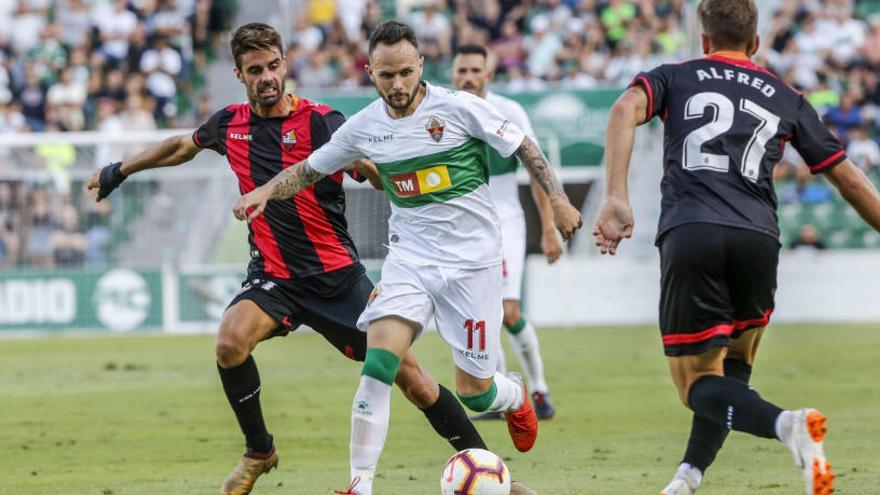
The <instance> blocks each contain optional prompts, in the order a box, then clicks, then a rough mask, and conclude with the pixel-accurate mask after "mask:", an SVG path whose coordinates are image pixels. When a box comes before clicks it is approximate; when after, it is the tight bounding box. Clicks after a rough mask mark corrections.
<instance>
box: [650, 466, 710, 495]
mask: <svg viewBox="0 0 880 495" xmlns="http://www.w3.org/2000/svg"><path fill="white" fill-rule="evenodd" d="M702 480H703V473H701V472H700V470H699V469H697V468H695V467H693V466H691V465H690V464H682V465H681V466H679V467H678V471H676V473H675V476H673V477H672V481H670V482H669V484H668V485H666V488H664V489H663V491H662V492H660V495H694V493H696V492H697V488H699V487H700V482H702Z"/></svg>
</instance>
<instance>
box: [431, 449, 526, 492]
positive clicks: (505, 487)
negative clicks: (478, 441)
mask: <svg viewBox="0 0 880 495" xmlns="http://www.w3.org/2000/svg"><path fill="white" fill-rule="evenodd" d="M440 493H442V494H443V495H510V471H509V470H508V469H507V466H506V465H505V464H504V461H502V460H501V458H500V457H498V456H497V455H495V454H493V453H491V452H489V451H488V450H483V449H467V450H462V451H461V452H459V453H457V454H455V455H453V456H452V457H450V458H449V460H448V461H446V466H444V467H443V474H442V475H441V477H440Z"/></svg>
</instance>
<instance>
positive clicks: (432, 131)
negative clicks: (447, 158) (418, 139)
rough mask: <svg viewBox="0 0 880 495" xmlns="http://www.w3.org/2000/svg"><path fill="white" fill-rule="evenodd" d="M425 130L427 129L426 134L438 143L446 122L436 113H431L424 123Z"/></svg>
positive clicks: (441, 137)
mask: <svg viewBox="0 0 880 495" xmlns="http://www.w3.org/2000/svg"><path fill="white" fill-rule="evenodd" d="M425 130H426V131H428V134H429V135H430V136H431V138H432V139H433V140H434V141H435V142H437V143H439V142H440V140H441V139H443V132H444V131H445V130H446V122H444V121H443V119H441V118H440V117H438V116H436V115H431V116H430V117H428V122H426V123H425Z"/></svg>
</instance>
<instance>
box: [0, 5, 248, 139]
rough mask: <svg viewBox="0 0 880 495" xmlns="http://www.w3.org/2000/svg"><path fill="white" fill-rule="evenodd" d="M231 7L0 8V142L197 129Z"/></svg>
mask: <svg viewBox="0 0 880 495" xmlns="http://www.w3.org/2000/svg"><path fill="white" fill-rule="evenodd" d="M234 1H235V0H225V1H214V0H0V133H3V132H22V131H34V132H40V131H79V130H84V129H112V128H116V127H119V128H124V129H126V130H150V129H155V128H157V127H176V126H178V125H190V124H194V123H195V122H196V119H195V115H194V112H193V111H192V104H191V103H190V102H191V101H193V100H195V99H196V96H195V92H196V91H197V90H198V89H199V88H200V86H201V84H202V81H201V80H200V75H201V74H203V72H204V69H205V67H206V66H207V61H208V58H209V55H210V54H211V53H212V51H213V49H214V48H213V47H214V43H215V41H216V38H217V37H218V36H219V34H220V33H221V32H222V31H223V30H224V29H227V27H228V26H227V22H228V21H229V20H231V19H232V18H233V17H234V16H233V14H234V9H235V4H234ZM110 116H115V117H116V118H115V119H109V117H110Z"/></svg>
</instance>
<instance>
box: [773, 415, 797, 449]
mask: <svg viewBox="0 0 880 495" xmlns="http://www.w3.org/2000/svg"><path fill="white" fill-rule="evenodd" d="M793 420H794V414H792V412H791V411H782V412H781V413H779V416H776V438H778V439H779V440H780V441H781V442H782V443H784V444H786V445H788V442H789V441H790V440H791V422H792V421H793Z"/></svg>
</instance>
